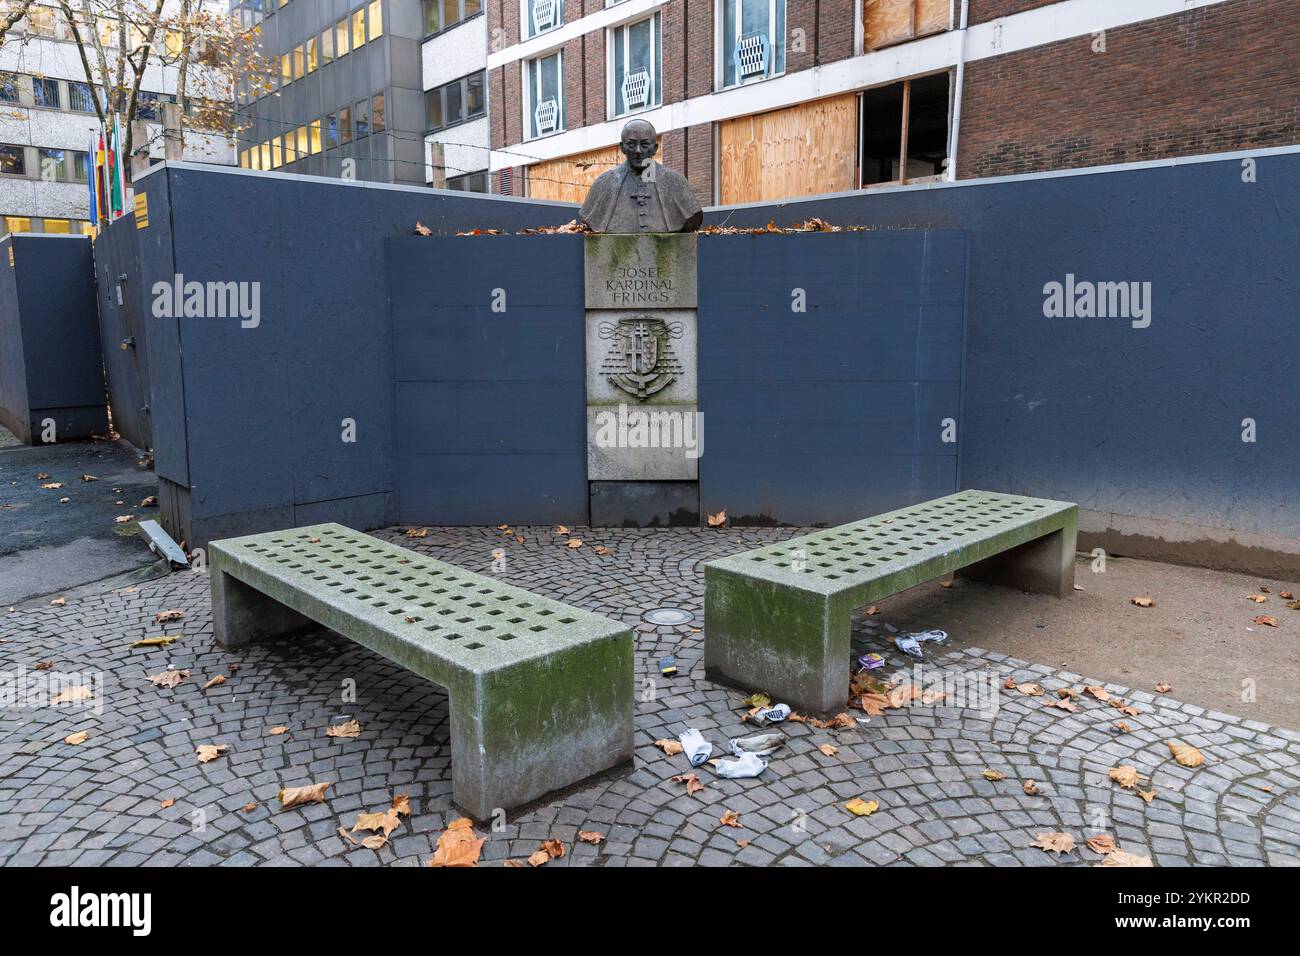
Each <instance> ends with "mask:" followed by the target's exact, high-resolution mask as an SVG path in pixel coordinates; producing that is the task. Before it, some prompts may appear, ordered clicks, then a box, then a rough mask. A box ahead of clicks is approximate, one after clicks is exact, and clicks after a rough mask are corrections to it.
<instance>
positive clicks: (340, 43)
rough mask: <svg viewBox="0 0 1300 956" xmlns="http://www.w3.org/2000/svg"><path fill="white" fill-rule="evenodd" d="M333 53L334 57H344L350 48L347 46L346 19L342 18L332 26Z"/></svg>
mask: <svg viewBox="0 0 1300 956" xmlns="http://www.w3.org/2000/svg"><path fill="white" fill-rule="evenodd" d="M334 48H335V49H334V53H335V55H336V56H346V55H347V52H348V50H350V49H351V46H350V45H349V44H348V18H347V17H344V18H343V19H342V20H340V21H339V22H338V23H336V24H335V25H334Z"/></svg>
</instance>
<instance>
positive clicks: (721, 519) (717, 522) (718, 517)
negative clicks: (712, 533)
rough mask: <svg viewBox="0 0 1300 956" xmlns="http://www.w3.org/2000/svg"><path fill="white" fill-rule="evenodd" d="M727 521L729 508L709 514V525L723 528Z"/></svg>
mask: <svg viewBox="0 0 1300 956" xmlns="http://www.w3.org/2000/svg"><path fill="white" fill-rule="evenodd" d="M726 523H727V509H726V508H723V509H722V510H721V511H719V512H718V513H717V514H712V515H709V527H710V528H721V527H722V526H723V525H725V524H726Z"/></svg>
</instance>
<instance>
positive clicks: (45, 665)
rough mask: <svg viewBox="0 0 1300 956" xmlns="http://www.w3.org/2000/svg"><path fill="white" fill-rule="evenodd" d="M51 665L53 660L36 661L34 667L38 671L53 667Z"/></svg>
mask: <svg viewBox="0 0 1300 956" xmlns="http://www.w3.org/2000/svg"><path fill="white" fill-rule="evenodd" d="M53 667H54V661H37V662H36V668H35V669H36V670H38V671H48V670H51V669H53Z"/></svg>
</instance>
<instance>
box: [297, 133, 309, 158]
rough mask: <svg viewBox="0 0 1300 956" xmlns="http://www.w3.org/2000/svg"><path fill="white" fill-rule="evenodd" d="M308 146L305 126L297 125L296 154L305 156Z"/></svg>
mask: <svg viewBox="0 0 1300 956" xmlns="http://www.w3.org/2000/svg"><path fill="white" fill-rule="evenodd" d="M309 148H310V147H309V146H308V143H307V127H305V126H299V127H298V155H299V156H306V155H307V150H308V149H309Z"/></svg>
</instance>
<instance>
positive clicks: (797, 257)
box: [699, 229, 966, 525]
mask: <svg viewBox="0 0 1300 956" xmlns="http://www.w3.org/2000/svg"><path fill="white" fill-rule="evenodd" d="M699 250H700V263H699V274H700V346H699V355H700V411H701V413H702V414H703V419H704V421H703V424H704V427H703V439H704V440H703V450H704V454H703V455H702V456H701V458H700V504H701V507H702V508H703V509H704V510H705V511H706V512H709V513H714V514H716V513H717V512H718V511H721V510H723V509H725V510H726V511H727V515H728V517H729V518H730V519H731V521H732V523H735V524H770V523H786V524H803V525H811V524H838V523H844V522H847V521H854V520H857V519H859V518H863V517H866V516H867V515H870V514H875V513H877V512H880V511H888V510H891V509H893V508H899V507H903V506H904V505H908V504H913V503H915V502H918V501H925V500H927V499H929V498H934V497H938V496H940V495H945V494H951V493H952V492H953V491H955V490H956V488H957V448H958V444H957V440H956V439H957V434H958V433H957V431H956V429H955V428H953V427H951V425H950V424H949V423H950V422H955V421H956V420H957V419H958V418H959V417H960V404H961V365H962V325H963V318H964V316H963V308H964V305H963V303H964V299H965V291H966V237H965V235H963V234H962V233H961V232H960V231H958V230H951V229H949V230H928V231H926V230H900V231H897V232H839V233H813V234H807V235H757V236H702V237H701V238H700V242H699Z"/></svg>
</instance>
